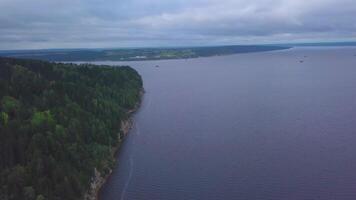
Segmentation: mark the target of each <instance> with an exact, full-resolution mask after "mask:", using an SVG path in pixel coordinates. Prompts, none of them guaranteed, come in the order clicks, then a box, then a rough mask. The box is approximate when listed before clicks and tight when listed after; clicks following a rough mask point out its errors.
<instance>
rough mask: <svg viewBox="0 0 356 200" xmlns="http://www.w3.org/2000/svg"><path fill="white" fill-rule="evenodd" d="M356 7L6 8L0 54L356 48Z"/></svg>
mask: <svg viewBox="0 0 356 200" xmlns="http://www.w3.org/2000/svg"><path fill="white" fill-rule="evenodd" d="M355 19H356V1H354V0H105V1H104V0H0V49H2V50H5V49H41V48H110V47H158V46H205V45H228V44H271V43H272V44H273V43H290V42H292V43H297V42H319V41H326V42H328V41H329V42H334V41H355V40H356V20H355Z"/></svg>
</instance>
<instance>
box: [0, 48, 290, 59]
mask: <svg viewBox="0 0 356 200" xmlns="http://www.w3.org/2000/svg"><path fill="white" fill-rule="evenodd" d="M287 48H290V47H288V46H269V45H244V46H242V45H239V46H238V45H235V46H218V47H184V48H134V49H129V48H128V49H55V50H15V51H0V56H5V57H15V58H31V59H40V60H46V61H103V60H111V61H132V60H161V59H184V58H197V57H208V56H217V55H229V54H237V53H251V52H261V51H272V50H282V49H287Z"/></svg>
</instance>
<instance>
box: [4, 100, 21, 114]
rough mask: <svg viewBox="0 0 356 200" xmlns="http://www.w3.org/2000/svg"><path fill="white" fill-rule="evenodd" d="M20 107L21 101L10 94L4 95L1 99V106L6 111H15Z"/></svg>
mask: <svg viewBox="0 0 356 200" xmlns="http://www.w3.org/2000/svg"><path fill="white" fill-rule="evenodd" d="M19 107H20V102H19V101H17V100H16V99H15V98H13V97H10V96H4V97H3V98H2V100H1V108H2V110H3V111H4V112H6V113H10V112H15V111H16V110H17V109H19Z"/></svg>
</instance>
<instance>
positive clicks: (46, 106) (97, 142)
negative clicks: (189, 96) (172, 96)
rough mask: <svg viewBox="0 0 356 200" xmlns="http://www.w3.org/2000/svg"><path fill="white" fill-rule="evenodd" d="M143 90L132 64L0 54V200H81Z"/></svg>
mask: <svg viewBox="0 0 356 200" xmlns="http://www.w3.org/2000/svg"><path fill="white" fill-rule="evenodd" d="M141 91H142V79H141V77H140V75H139V74H138V73H137V72H136V71H135V70H134V69H132V68H130V67H110V66H94V65H89V64H82V65H75V64H62V63H50V62H44V61H36V60H23V59H11V58H0V200H15V199H25V200H43V199H54V200H57V199H58V200H60V199H69V200H76V199H83V195H84V194H85V193H86V192H87V190H88V189H89V186H90V183H91V181H92V180H91V179H92V177H93V175H94V173H95V171H99V172H101V173H102V174H105V173H109V171H110V169H111V167H112V166H113V163H114V159H113V149H114V147H116V146H117V145H118V143H119V140H120V138H121V137H122V131H120V130H121V127H120V126H121V122H122V121H124V120H126V119H127V118H128V117H129V116H128V115H129V114H128V111H129V110H132V109H133V108H134V107H135V106H136V105H137V103H138V102H139V100H140V92H141Z"/></svg>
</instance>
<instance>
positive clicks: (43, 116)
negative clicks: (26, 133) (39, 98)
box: [31, 110, 55, 127]
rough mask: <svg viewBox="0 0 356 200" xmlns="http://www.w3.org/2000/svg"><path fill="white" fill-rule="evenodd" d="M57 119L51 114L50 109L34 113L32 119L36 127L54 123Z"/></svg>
mask: <svg viewBox="0 0 356 200" xmlns="http://www.w3.org/2000/svg"><path fill="white" fill-rule="evenodd" d="M54 123H55V121H54V119H53V117H52V115H51V112H50V111H49V110H46V111H43V112H35V113H34V114H33V117H32V119H31V124H32V126H34V127H39V126H41V125H44V124H48V125H51V124H54Z"/></svg>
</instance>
